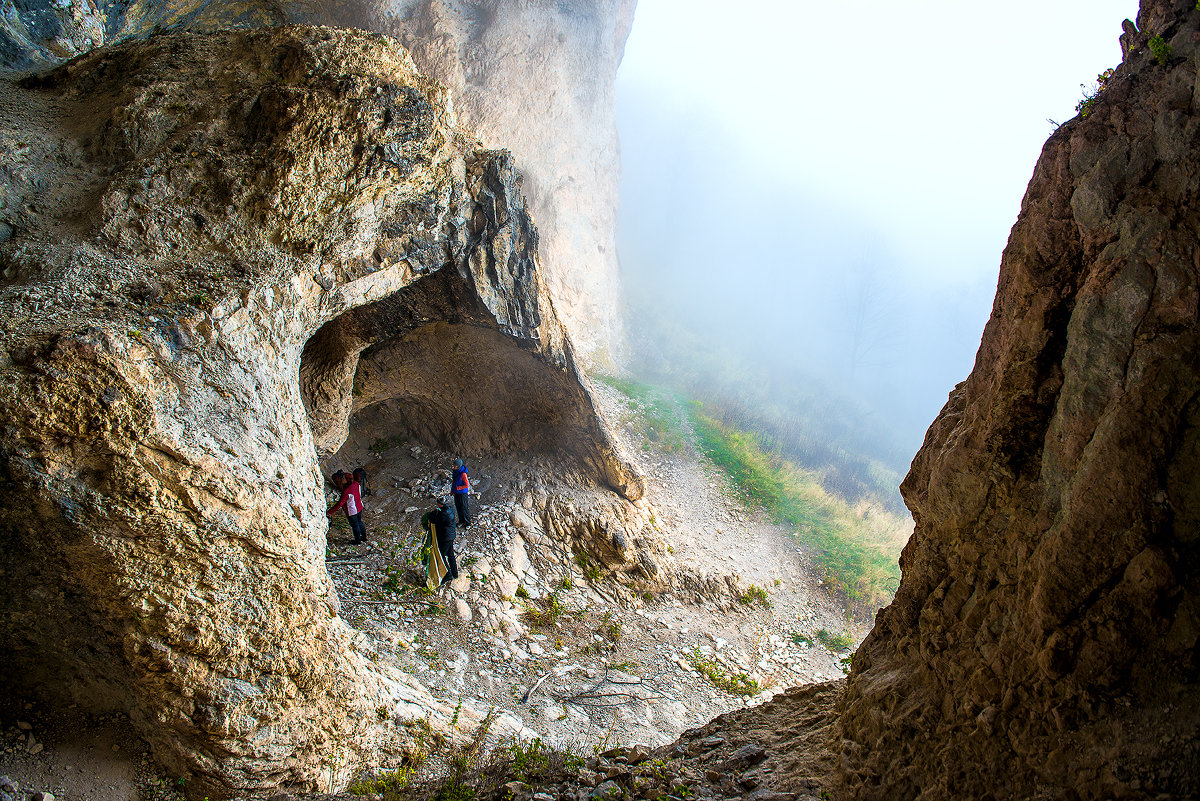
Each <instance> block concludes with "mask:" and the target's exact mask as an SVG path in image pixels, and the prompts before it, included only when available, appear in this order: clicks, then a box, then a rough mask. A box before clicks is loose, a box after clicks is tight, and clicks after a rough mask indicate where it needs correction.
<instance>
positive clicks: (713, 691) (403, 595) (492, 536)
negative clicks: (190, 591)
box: [0, 385, 865, 801]
mask: <svg viewBox="0 0 1200 801" xmlns="http://www.w3.org/2000/svg"><path fill="white" fill-rule="evenodd" d="M594 396H595V399H596V402H597V404H598V405H599V407H600V409H601V411H602V413H603V414H604V415H605V417H606V418H607V419H609V420H610V421H612V423H613V425H614V427H615V428H617V433H618V437H619V438H620V439H622V441H623V445H624V447H625V449H626V452H627V453H628V454H630V455H631V456H632V458H634V459H635V461H637V463H638V465H639V467H640V468H641V469H642V470H643V471H644V472H645V473H646V475H647V476H648V478H649V481H648V487H649V489H648V495H647V499H646V500H645V501H643V503H648V504H650V507H651V508H652V509H653V510H654V514H655V518H654V522H655V525H656V528H657V530H658V536H659V537H660V538H661V540H662V542H663V543H664V544H665V545H666V546H667V547H668V548H669V550H670V551H672V552H673V554H674V557H675V559H676V560H678V562H679V563H680V565H682V566H686V567H688V568H690V569H691V570H693V571H696V572H699V573H702V574H709V575H716V576H720V575H727V574H732V575H737V576H738V577H739V578H740V586H743V587H749V588H760V589H761V590H763V591H764V593H763V595H762V596H761V597H762V599H763V600H764V601H765V602H766V603H763V602H761V601H759V600H756V599H755V598H753V597H747V598H744V599H738V598H733V597H730V598H724V599H714V598H711V597H709V598H705V597H701V596H694V595H692V596H689V594H688V593H687V592H679V593H661V594H658V595H654V596H652V597H635V598H634V599H633V600H632V601H630V600H621V599H620V598H621V594H620V593H614V592H612V591H611V588H610V587H606V586H605V584H604V582H603V581H600V582H598V583H597V584H596V585H595V586H593V585H592V584H591V583H590V582H589V580H588V577H587V576H586V575H585V571H584V570H583V569H582V567H581V566H580V565H579V564H577V563H575V562H573V561H571V560H570V559H566V558H563V555H562V554H561V553H555V551H554V550H553V549H551V548H545V547H539V546H537V545H533V544H528V545H527V544H526V542H527V540H526V539H525V538H523V537H522V533H523V532H524V533H526V534H527V531H526V530H525V529H522V528H521V526H520V521H519V520H518V519H517V517H515V516H514V510H517V509H520V508H522V507H521V503H522V498H523V497H526V496H527V495H528V493H529V491H530V489H531V488H533V487H536V486H538V485H539V484H543V485H544V482H545V479H546V476H547V473H548V472H554V471H555V468H554V466H553V465H552V464H550V463H547V462H538V461H529V460H511V459H501V458H481V459H472V460H471V462H470V464H469V467H470V470H471V476H472V480H473V485H474V489H475V491H476V492H477V493H478V494H477V495H476V496H474V497H472V499H471V502H472V505H473V519H472V522H471V524H470V525H469V526H468V527H465V528H463V529H460V531H459V534H458V538H457V541H456V550H457V552H458V554H459V564H460V578H459V580H458V581H456V582H455V583H454V584H453V585H452V586H444V587H442V588H441V589H440V590H438V591H436V592H435V593H432V594H426V592H425V591H424V590H423V589H422V588H421V587H420V585H421V584H423V582H424V568H423V567H422V566H421V565H420V564H419V563H417V562H415V561H414V556H415V555H416V553H417V551H418V549H419V545H420V539H421V534H420V533H419V532H418V525H419V518H420V515H421V514H422V513H423V512H424V511H426V510H428V509H429V508H431V506H432V505H433V503H434V500H435V498H436V497H438V496H439V495H443V494H445V493H446V492H447V491H448V486H449V471H450V469H451V465H452V464H453V455H452V454H447V453H441V452H438V451H434V450H431V449H428V448H425V447H421V446H415V445H410V444H407V443H398V442H380V441H379V440H378V438H374V439H373V440H372V441H371V442H368V441H367V439H368V438H367V436H366V434H365V432H356V435H355V436H352V439H351V441H350V442H349V443H347V445H346V446H345V447H344V448H343V449H342V451H340V452H339V454H338V455H337V456H336V457H335V459H333V460H331V461H330V462H329V463H328V465H327V467H328V470H327V472H332V470H333V469H335V468H338V467H341V468H343V469H349V468H350V467H354V466H358V465H359V464H362V465H364V466H365V467H366V469H367V470H368V473H369V475H370V476H371V479H370V484H369V486H370V489H371V493H370V494H369V495H368V496H367V497H366V498H365V501H364V503H365V506H366V507H367V508H366V512H365V513H364V522H366V524H367V530H368V541H367V542H366V543H365V544H362V545H353V544H352V543H351V541H350V540H351V537H350V533H349V530H348V528H347V527H346V526H345V525H344V523H345V520H344V518H341V519H340V520H339V519H335V521H334V522H335V525H333V526H331V528H330V531H329V538H328V549H327V565H328V568H329V571H330V574H331V575H332V576H333V579H334V582H335V584H336V585H337V588H338V592H339V597H340V599H341V603H342V614H343V615H344V617H345V619H346V620H347V621H348V622H349V623H350V624H351V625H352V626H354V627H356V628H358V629H359V630H360V631H361V632H362V633H363V635H365V637H366V638H367V639H366V641H365V646H364V647H365V650H366V651H367V652H368V653H371V654H373V656H374V658H376V659H381V660H390V661H394V662H396V663H398V664H399V665H400V666H401V667H402V668H403V669H404V670H406V671H408V672H410V673H411V674H412V675H414V676H416V677H417V678H418V679H419V680H420V681H422V682H423V683H424V684H425V685H426V686H427V687H428V688H429V689H430V691H431V692H432V693H433V694H434V695H435V696H438V697H441V698H444V699H447V700H448V701H449V702H450V703H452V704H457V703H459V702H461V703H462V705H463V706H464V707H469V708H473V709H475V710H477V711H479V712H481V713H484V712H487V711H489V710H495V713H496V715H498V716H499V717H500V718H501V719H502V720H503V721H504V722H505V723H507V726H506V727H504V728H507V729H508V730H509V731H513V730H517V731H521V730H522V729H524V734H525V735H526V736H533V735H534V734H536V735H537V736H540V737H541V738H542V740H543V741H544V742H546V743H547V744H549V745H553V746H557V747H562V748H570V749H573V750H576V751H577V752H586V753H591V751H592V750H593V747H595V746H601V747H613V746H618V745H630V744H635V743H638V744H646V745H651V746H656V745H662V744H665V743H668V742H671V741H672V740H674V739H676V738H677V737H679V735H680V734H681V733H682V732H684V731H685V730H686V729H689V728H693V727H696V726H700V725H703V724H705V723H707V722H708V721H710V720H711V719H712V718H714V717H715V716H717V715H719V714H721V713H724V712H729V711H731V710H736V709H740V708H744V707H747V706H753V705H757V704H761V703H763V702H765V701H767V700H769V699H770V698H772V697H773V696H774V695H776V694H777V693H779V692H781V691H782V690H784V689H785V688H788V687H792V686H796V685H801V684H808V683H814V682H824V681H829V680H834V679H840V678H841V677H842V675H843V673H844V669H843V666H842V664H841V662H840V660H841V659H842V658H843V657H845V656H846V655H847V654H848V653H849V649H850V648H852V647H853V645H851V646H850V647H849V648H847V649H844V650H838V651H833V650H830V649H829V648H828V647H826V646H825V645H824V644H823V643H822V642H821V641H820V639H819V638H818V637H817V632H818V631H819V630H825V631H826V632H829V633H831V634H843V633H844V634H848V635H849V637H848V639H849V640H852V641H853V643H857V642H858V641H859V640H860V639H861V637H862V636H863V635H864V634H865V630H864V629H863V628H862V627H861V626H857V625H854V624H852V623H851V622H849V621H847V619H846V617H845V611H844V607H843V606H842V605H841V604H840V603H839V600H838V599H836V598H834V597H831V596H830V595H829V594H827V593H826V592H825V589H824V587H823V585H822V581H821V578H820V575H819V573H818V571H817V569H816V568H815V566H814V564H813V561H812V559H811V558H810V556H809V554H808V553H807V552H806V551H805V549H804V547H803V546H802V545H800V544H799V543H797V541H796V540H795V539H794V538H793V537H792V536H791V535H790V534H789V533H788V531H787V530H785V529H784V528H783V527H781V526H778V525H776V524H775V523H773V522H772V520H771V519H770V518H769V516H768V515H767V514H766V512H765V511H764V510H762V509H755V508H747V507H746V506H745V505H744V504H743V502H742V501H741V500H740V499H739V496H738V493H737V491H736V488H735V487H734V486H733V485H732V484H731V483H730V482H729V480H728V479H727V477H726V476H725V475H724V474H723V473H721V472H720V471H719V470H717V469H716V468H714V467H713V466H712V465H711V464H709V463H708V462H707V461H706V460H705V459H704V458H703V457H702V456H701V455H700V453H699V452H698V450H697V449H696V446H695V443H694V437H691V438H690V441H689V442H688V443H687V444H686V446H685V447H684V448H682V449H679V450H678V451H677V452H673V453H664V452H662V451H660V450H656V449H654V448H650V449H649V450H643V449H642V444H643V438H642V435H641V433H640V431H639V430H638V428H637V425H636V421H635V417H636V416H635V415H631V414H630V410H629V408H628V400H627V399H625V398H624V397H623V396H621V395H619V394H618V393H617V392H615V391H614V390H612V389H610V388H608V387H606V386H603V385H597V386H596V387H595V388H594ZM372 446H374V447H375V450H372ZM410 485H411V487H410ZM553 491H555V492H570V487H569V485H568V484H563V483H560V484H556V485H554V486H553ZM580 491H581V492H582V491H583V490H582V488H580ZM330 498H331V500H332V498H333V496H332V494H331V495H330ZM518 514H519V513H518ZM338 517H339V518H340V517H341V516H340V513H339V515H338ZM529 539H532V540H533V541H534V542H537V541H538V540H537V537H536V535H535V536H534V537H531V538H529ZM514 543H515V544H516V547H515V550H514ZM525 563H528V567H527V568H525V569H521V568H522V567H523V566H524V564H525ZM501 565H506V566H508V565H511V567H512V568H513V571H512V572H513V573H516V574H519V577H520V582H519V585H518V586H519V587H520V589H513V588H512V587H506V586H501V582H500V580H499V574H501V573H503V572H504V571H502V570H500V566H501ZM484 569H486V571H487V575H486V577H485V573H483V572H481V571H482V570H484ZM385 585H386V586H385ZM505 590H509V591H510V592H511V594H506V593H505ZM625 596H626V598H627V597H628V593H626V594H625ZM551 597H553V598H554V599H555V601H556V603H557V604H558V606H557V607H556V608H557V609H561V610H563V611H562V613H561V614H560V615H558V616H557V618H556V619H555V620H554V622H553V623H549V622H547V623H546V624H544V625H542V626H537V625H535V624H533V623H532V622H531V621H530V617H529V615H528V614H526V612H525V610H526V609H527V608H532V609H534V610H545V609H546V608H547V605H548V604H549V600H550V598H551ZM468 610H469V611H468ZM466 618H469V619H466ZM497 623H499V625H497ZM698 666H699V667H707V669H708V671H709V677H706V676H705V675H702V674H701V673H700V672H698V670H697V667H698ZM713 678H715V679H716V680H717V681H718V682H721V681H724V682H725V683H726V686H727V687H730V686H733V685H731V684H729V682H733V683H735V684H737V685H739V689H740V692H730V691H727V689H721V688H720V687H718V686H716V684H714V681H713ZM750 682H754V684H751V683H750ZM0 714H2V715H3V717H0V724H2V731H3V732H4V740H3V752H2V753H0V775H7V776H8V777H10V778H11V779H12V780H13V782H14V783H15V784H17V785H18V787H19V791H20V794H19V795H18V797H22V796H25V797H28V796H26V794H31V793H33V792H34V791H48V792H51V793H53V794H54V795H55V797H56V798H60V799H67V800H68V801H76V800H78V801H127V800H130V801H132V800H133V799H153V800H154V801H160V799H165V798H168V797H171V796H175V795H177V793H175V790H177V789H178V788H177V787H176V784H175V783H174V782H172V780H171V779H170V778H164V777H159V776H155V775H154V773H153V771H152V769H151V768H150V764H151V763H150V760H149V756H148V754H147V753H146V749H145V747H144V746H143V745H142V744H141V743H140V741H139V740H138V738H137V736H136V735H135V733H134V732H133V729H132V727H131V726H130V724H129V723H128V721H127V720H125V719H124V718H122V717H121V716H110V717H104V718H88V717H86V716H83V715H80V714H77V713H75V711H74V710H60V711H58V712H54V713H47V714H40V712H39V708H38V707H36V706H34V705H30V704H24V702H22V701H20V700H17V701H14V702H12V703H10V704H9V706H8V708H7V709H5V710H3V712H0ZM18 723H26V724H28V725H30V726H31V728H32V734H33V737H34V738H35V742H36V743H38V744H40V745H41V746H42V747H41V748H40V749H36V748H35V750H36V751H37V753H31V752H30V748H31V747H32V746H31V745H30V742H29V739H28V738H29V734H30V732H28V731H26V730H24V729H23V728H19V727H18ZM498 728H499V727H498Z"/></svg>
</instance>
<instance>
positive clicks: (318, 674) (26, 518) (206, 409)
mask: <svg viewBox="0 0 1200 801" xmlns="http://www.w3.org/2000/svg"><path fill="white" fill-rule="evenodd" d="M0 89H2V91H0V103H2V104H3V114H0V119H2V120H3V123H2V125H3V127H4V130H3V132H2V135H0V147H2V148H3V150H4V158H3V159H2V160H0V161H2V162H3V164H4V165H5V167H4V169H5V170H6V176H5V177H6V179H7V180H6V182H5V184H4V186H3V192H4V195H3V200H4V208H5V210H6V214H7V215H8V216H7V218H6V219H7V221H6V225H7V228H6V229H5V230H4V234H5V237H4V238H5V241H4V242H3V244H2V245H0V269H2V274H3V283H2V284H0V302H2V303H3V305H4V308H5V309H7V310H9V311H8V312H7V314H6V316H5V318H4V319H3V320H2V321H0V420H3V427H2V428H0V457H2V458H0V469H2V471H3V483H2V485H0V493H2V494H3V501H2V503H0V509H2V512H0V547H3V549H4V551H5V552H6V553H7V554H9V555H10V558H9V559H6V560H5V562H4V564H3V567H2V568H0V573H2V575H0V587H2V589H0V643H2V648H3V650H4V653H5V654H6V658H5V660H4V661H3V681H4V682H5V686H7V687H12V688H23V689H27V690H31V691H34V692H37V693H38V694H40V695H42V696H49V697H58V698H68V699H70V700H73V701H77V702H79V703H82V704H84V705H85V706H86V707H88V708H91V709H105V708H108V709H123V710H126V711H128V712H129V713H130V715H131V717H132V719H133V720H134V721H135V723H136V724H137V725H138V727H139V728H140V730H141V731H142V732H143V733H144V734H145V736H146V737H147V739H148V740H149V742H150V743H151V745H152V747H153V749H154V751H155V753H156V755H157V757H158V758H159V760H160V761H161V762H162V763H163V765H164V766H165V767H166V769H168V770H169V771H171V772H172V773H173V774H178V775H185V776H190V777H191V778H192V781H191V783H190V786H191V787H193V788H194V791H195V792H197V793H201V794H208V795H211V796H213V797H221V796H228V795H238V794H244V793H255V792H262V791H266V790H269V789H271V788H274V787H278V786H280V785H285V784H286V785H289V786H297V787H305V786H307V787H327V786H331V785H336V784H338V783H339V782H340V781H343V780H344V778H345V777H346V776H347V775H349V772H350V771H352V770H353V769H354V768H355V766H356V765H357V764H358V762H359V760H360V759H361V758H362V757H363V756H364V755H367V754H376V753H377V751H378V749H379V748H380V747H382V746H383V745H386V741H387V740H388V738H392V739H393V740H397V741H398V740H400V739H402V735H403V732H402V731H396V730H394V729H393V728H392V727H391V726H390V724H385V723H384V722H383V721H384V720H395V719H397V718H416V717H423V716H424V715H427V714H432V715H433V716H434V718H435V722H436V718H437V716H438V715H439V714H442V712H445V713H446V714H447V716H448V710H444V709H443V708H442V707H441V705H440V704H439V703H438V702H437V701H436V700H435V699H433V698H431V697H429V696H428V694H427V693H425V692H424V691H423V690H421V689H420V688H419V687H418V686H416V685H414V684H413V683H412V682H411V681H410V680H408V679H407V678H406V677H404V676H402V675H399V674H397V673H395V672H392V671H389V670H387V669H386V668H384V667H380V666H378V665H375V664H373V663H372V662H370V661H369V660H367V659H365V658H364V656H363V655H362V654H360V653H359V652H358V651H357V650H356V648H355V642H354V636H353V632H352V631H351V630H350V629H349V628H348V627H347V626H346V625H345V624H344V623H343V621H342V620H341V618H340V616H339V607H338V600H337V597H336V595H335V594H334V592H333V589H332V586H331V583H330V581H329V577H328V575H327V573H326V571H325V567H324V564H323V554H324V543H325V531H326V522H325V515H324V503H323V498H322V491H321V488H322V486H323V483H324V482H323V479H322V477H321V475H320V473H319V470H318V461H317V459H318V449H320V450H323V451H329V450H331V449H335V448H336V447H337V445H338V444H339V438H340V437H342V436H343V434H342V433H341V432H343V431H344V430H345V421H346V418H347V416H348V415H349V414H350V413H351V411H352V408H354V407H355V404H356V403H358V404H364V403H376V402H384V401H388V402H394V403H396V404H398V405H399V407H400V408H403V409H408V410H410V412H409V419H410V420H412V421H420V422H413V423H412V425H413V428H414V429H417V430H419V431H420V433H422V434H424V435H427V436H429V437H430V438H433V439H437V440H439V441H440V442H442V443H444V444H446V445H455V446H460V447H462V448H463V449H464V450H466V451H467V452H470V450H471V449H472V448H482V447H495V448H507V447H516V446H517V445H521V446H522V447H525V448H528V449H532V450H537V449H538V448H543V447H551V446H553V447H555V448H556V449H557V450H560V451H562V452H566V453H568V454H572V455H574V457H575V461H576V462H577V464H578V469H580V470H581V471H584V472H586V473H588V474H590V475H593V476H594V477H596V479H598V480H599V481H601V482H602V483H608V484H610V485H612V486H614V487H618V488H620V490H621V491H622V492H624V494H625V495H626V496H628V497H636V496H637V495H638V494H639V491H640V483H639V479H638V477H637V476H636V475H634V474H633V473H632V472H631V470H630V469H629V468H628V467H627V466H626V465H625V463H624V462H622V461H621V460H620V458H619V457H618V455H617V454H616V453H615V451H614V450H613V446H612V444H611V440H610V439H609V437H608V436H607V432H606V431H605V429H604V428H603V426H602V424H601V423H600V422H599V421H598V420H597V419H596V418H595V415H594V413H593V412H592V409H591V404H590V400H589V399H588V396H587V393H586V391H585V390H584V388H583V386H582V384H581V383H580V380H579V377H578V375H577V373H576V372H575V368H574V365H573V360H572V353H571V347H570V344H569V342H568V340H567V338H566V336H565V334H564V332H563V330H562V327H561V325H560V323H559V322H558V321H557V318H556V316H555V313H554V309H553V306H552V304H551V303H550V300H549V297H548V295H547V292H546V289H545V286H544V284H543V282H542V281H541V278H540V274H539V264H538V260H537V256H536V241H537V235H536V229H535V228H534V227H533V225H532V223H531V222H530V219H529V217H528V215H527V213H526V212H525V210H524V205H523V201H522V198H521V196H520V193H519V191H518V189H519V181H518V179H517V177H516V175H515V174H514V173H513V171H512V169H511V166H510V164H509V159H508V157H507V155H505V154H504V153H499V152H493V151H488V150H484V149H482V148H481V147H480V146H479V144H478V143H477V142H476V141H475V140H473V139H472V138H470V137H469V136H467V135H465V134H463V133H462V132H461V131H460V130H459V129H458V128H456V126H455V122H454V118H453V115H452V113H451V112H450V110H449V106H448V103H447V98H446V94H445V90H444V89H443V88H442V87H440V86H439V85H437V84H435V83H433V82H431V81H429V80H427V79H426V78H424V77H422V76H421V75H420V74H419V73H418V72H417V71H416V69H415V68H414V65H413V64H412V62H411V60H410V58H409V57H408V55H407V53H405V52H404V51H403V50H402V49H400V48H399V47H398V46H396V45H395V44H394V43H391V42H389V41H387V40H385V39H383V38H381V37H379V36H375V35H368V34H364V33H357V32H345V31H341V32H339V31H334V30H330V29H321V28H284V29H276V30H271V31H264V32H258V33H222V34H212V35H194V34H177V35H169V36H167V35H163V36H154V37H151V38H149V39H146V40H144V41H140V42H137V43H135V44H130V45H129V46H126V47H121V48H117V49H110V50H104V49H102V50H98V51H95V52H93V53H90V54H88V55H86V56H83V57H81V58H79V59H77V60H75V61H72V62H71V63H69V64H67V65H65V66H63V67H60V68H58V69H56V70H54V71H53V72H50V73H47V74H44V75H40V76H35V77H33V78H30V79H27V80H25V81H24V82H23V83H22V84H21V85H20V86H14V85H12V84H7V83H6V84H4V85H3V86H2V87H0ZM480 348H484V349H486V353H485V354H480V353H479V352H478V351H479V349H480ZM462 349H471V350H472V351H473V354H474V356H475V357H476V358H478V359H479V361H480V362H484V359H483V358H482V356H486V357H487V358H488V359H490V360H492V361H493V363H494V367H495V368H496V369H493V370H491V371H490V372H489V373H488V374H486V379H484V378H483V376H482V375H480V376H479V378H480V383H481V382H482V381H483V380H486V384H485V385H482V386H481V385H480V383H477V384H476V385H475V387H474V389H476V390H487V391H488V392H490V393H495V396H496V397H494V398H492V397H489V398H487V399H484V400H478V401H477V400H476V399H475V396H474V395H473V394H472V386H470V385H468V384H466V383H464V382H463V381H459V380H457V379H455V380H450V379H449V378H448V377H447V375H446V374H447V373H449V372H450V368H452V367H454V366H455V365H449V366H448V367H447V368H446V369H443V365H444V364H445V362H446V360H448V359H453V358H454V356H455V354H456V353H458V352H459V351H460V350H462ZM360 359H361V360H362V362H363V365H364V367H367V369H366V370H365V373H366V374H367V376H368V378H366V379H364V381H363V385H362V387H361V388H360V389H358V390H356V389H355V382H354V376H355V375H356V373H357V372H358V370H359V366H358V363H359V360H360ZM422 359H424V360H427V361H425V362H422V361H421V360H422ZM399 365H403V367H404V368H405V369H410V368H412V372H411V373H408V372H401V373H400V374H398V375H393V377H392V378H391V379H388V378H386V376H385V375H384V373H386V371H388V370H391V369H392V368H393V367H397V366H399ZM368 366H369V367H368ZM480 367H481V369H488V368H487V365H486V364H481V365H480ZM417 368H419V369H417ZM439 372H440V373H441V374H442V379H441V380H439V378H438V375H439ZM410 382H411V383H410ZM537 386H545V387H547V393H548V394H547V397H548V400H547V399H546V398H543V397H541V396H540V395H539V394H538V393H537V392H536V391H534V390H532V389H531V387H537ZM356 391H357V392H358V393H359V394H357V395H356ZM439 391H441V392H442V393H444V394H443V396H442V402H443V403H444V406H443V405H442V404H439V397H438V392H439ZM364 393H365V394H364ZM505 398H508V399H509V400H511V401H512V402H513V403H514V404H515V403H517V402H522V403H527V404H529V406H530V408H528V409H522V410H519V413H516V414H513V415H509V416H506V415H505V414H504V412H505V409H504V408H503V407H502V404H501V403H500V401H502V400H504V399H505ZM471 404H473V405H471ZM449 406H454V409H453V410H452V411H445V409H446V407H449ZM467 415H471V420H470V425H467ZM547 432H548V433H547ZM381 710H382V711H381ZM439 710H441V711H439ZM443 720H444V718H443Z"/></svg>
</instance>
